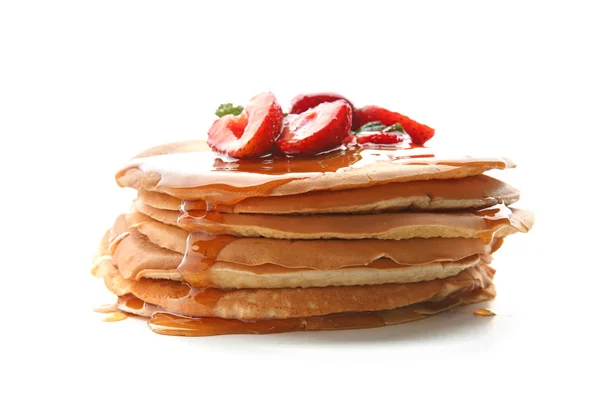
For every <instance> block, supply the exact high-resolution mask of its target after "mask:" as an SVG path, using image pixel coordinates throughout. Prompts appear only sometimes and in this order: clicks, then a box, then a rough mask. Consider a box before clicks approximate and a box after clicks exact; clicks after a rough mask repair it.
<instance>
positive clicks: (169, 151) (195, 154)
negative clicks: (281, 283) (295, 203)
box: [116, 141, 515, 204]
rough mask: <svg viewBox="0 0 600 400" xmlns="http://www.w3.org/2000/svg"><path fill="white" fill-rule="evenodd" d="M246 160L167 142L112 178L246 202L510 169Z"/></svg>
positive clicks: (480, 164) (417, 159) (338, 156)
mask: <svg viewBox="0 0 600 400" xmlns="http://www.w3.org/2000/svg"><path fill="white" fill-rule="evenodd" d="M246 161H247V160H236V159H231V158H229V157H227V156H224V155H221V154H218V153H214V152H212V151H210V150H209V148H208V146H207V145H206V142H204V141H188V142H179V143H171V144H167V145H161V146H157V147H155V148H152V149H149V150H147V151H145V152H143V153H140V154H138V155H137V156H136V157H135V158H134V159H133V160H131V161H130V162H129V163H127V164H126V165H125V166H124V167H123V168H122V169H121V170H120V171H119V172H118V173H117V174H116V180H117V183H118V184H119V185H120V186H122V187H132V188H134V189H137V190H146V191H156V192H161V193H166V194H169V195H171V196H174V197H178V198H182V199H188V200H195V199H202V200H204V201H209V202H210V203H211V204H217V203H221V204H235V203H237V202H239V201H241V200H244V199H247V198H250V197H265V196H285V195H293V194H301V193H308V192H313V191H321V190H343V189H355V188H361V187H370V186H376V185H382V184H386V183H394V182H410V181H421V180H430V179H456V178H464V177H468V176H474V175H479V174H482V173H483V172H485V171H488V170H491V169H504V168H511V167H514V166H515V165H514V163H513V162H512V161H510V160H508V159H505V158H498V157H480V158H474V157H465V156H456V155H442V154H437V153H435V152H434V150H432V149H428V148H411V149H396V150H386V149H368V148H362V149H359V148H357V149H349V150H336V151H332V152H329V153H325V154H321V155H317V156H314V157H310V158H296V159H295V160H294V161H293V162H291V161H290V159H288V158H286V157H283V158H275V159H270V160H268V162H266V161H265V163H260V162H259V163H256V162H246ZM251 161H252V160H251Z"/></svg>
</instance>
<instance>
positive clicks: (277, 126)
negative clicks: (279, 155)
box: [208, 92, 283, 158]
mask: <svg viewBox="0 0 600 400" xmlns="http://www.w3.org/2000/svg"><path fill="white" fill-rule="evenodd" d="M282 125H283V111H282V110H281V106H280V105H279V103H278V102H277V99H276V98H275V95H274V94H273V93H270V92H269V93H261V94H259V95H257V96H254V97H253V98H252V99H251V100H250V102H249V103H248V104H247V105H246V107H245V108H244V111H242V113H241V114H240V115H237V116H236V115H233V114H228V115H224V116H223V117H221V118H219V119H218V120H216V121H215V122H214V123H213V124H212V126H211V127H210V130H209V131H208V145H209V146H210V147H211V148H212V149H213V150H215V151H218V152H220V153H225V154H228V155H230V156H232V157H236V158H245V157H260V156H263V155H265V154H269V153H270V152H271V150H272V149H273V143H274V142H275V139H276V138H277V136H278V135H279V134H280V133H281V127H282Z"/></svg>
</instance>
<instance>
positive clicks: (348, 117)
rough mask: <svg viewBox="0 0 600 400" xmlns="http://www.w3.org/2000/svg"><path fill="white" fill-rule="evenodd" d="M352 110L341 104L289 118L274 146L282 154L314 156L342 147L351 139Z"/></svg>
mask: <svg viewBox="0 0 600 400" xmlns="http://www.w3.org/2000/svg"><path fill="white" fill-rule="evenodd" d="M351 125H352V108H350V105H349V104H348V103H347V102H346V101H344V100H337V101H334V102H333V103H321V104H319V105H318V106H316V107H314V108H310V109H309V110H307V111H305V112H303V113H302V114H298V115H295V114H294V115H292V114H290V115H288V116H287V117H286V121H285V124H284V127H283V132H282V133H281V136H280V137H279V139H277V142H275V145H276V146H277V148H278V149H279V150H280V151H281V152H283V153H285V154H290V155H291V154H317V153H321V152H323V151H326V150H331V149H333V148H335V147H338V146H341V145H342V144H343V143H344V141H345V140H346V138H347V137H348V136H349V135H350V126H351Z"/></svg>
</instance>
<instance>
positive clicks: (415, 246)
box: [113, 217, 502, 278]
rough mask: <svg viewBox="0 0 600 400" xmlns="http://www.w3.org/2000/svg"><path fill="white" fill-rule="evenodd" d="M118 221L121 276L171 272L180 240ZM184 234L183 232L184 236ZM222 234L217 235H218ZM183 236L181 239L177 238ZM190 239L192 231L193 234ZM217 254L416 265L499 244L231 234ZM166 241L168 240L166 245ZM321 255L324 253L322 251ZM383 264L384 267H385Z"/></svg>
mask: <svg viewBox="0 0 600 400" xmlns="http://www.w3.org/2000/svg"><path fill="white" fill-rule="evenodd" d="M124 219H125V218H124V217H120V218H118V219H117V221H116V223H115V225H114V226H113V235H114V236H116V237H121V235H122V233H123V232H127V235H126V236H125V237H123V238H122V239H121V240H120V241H119V243H118V244H117V246H115V247H114V254H113V257H114V260H115V262H116V264H117V265H119V269H120V270H121V273H122V274H123V276H125V277H126V278H135V277H137V276H138V274H139V273H140V272H142V271H144V270H163V271H164V270H174V269H176V268H177V266H178V265H179V264H180V263H181V261H182V258H183V255H182V254H183V252H185V241H183V242H181V241H177V242H175V243H172V245H174V246H173V247H178V250H180V252H178V251H172V250H168V249H166V248H163V247H161V246H158V245H156V244H155V240H156V239H150V238H149V237H147V236H145V235H144V234H142V233H140V231H138V230H137V229H136V228H129V227H128V226H127V224H126V223H123V221H124ZM186 236H187V234H186ZM219 238H222V236H219ZM179 239H181V240H183V238H179ZM192 239H193V235H192ZM231 239H232V240H231V241H230V242H229V243H226V244H225V245H224V247H223V248H222V249H221V250H220V251H219V252H218V254H216V256H215V260H216V262H215V263H214V264H213V267H214V266H215V265H219V263H220V262H228V263H234V264H242V265H247V266H258V265H264V264H275V265H278V266H283V267H286V268H307V269H315V270H332V269H339V268H343V267H348V266H366V265H370V264H371V263H373V262H374V261H376V260H379V259H389V260H391V261H392V262H394V263H396V264H402V265H415V264H427V263H432V262H436V261H457V260H461V259H464V258H466V257H469V256H472V255H474V254H478V255H485V254H491V253H492V252H493V251H495V250H496V249H497V248H499V247H500V245H501V244H502V242H501V239H494V240H493V242H492V243H491V244H489V245H486V244H484V243H483V242H482V241H481V240H480V239H465V238H449V239H444V238H431V239H409V240H399V241H395V240H371V239H365V240H278V239H265V238H231ZM169 245H171V244H169ZM198 246H200V248H199V249H198V250H197V251H196V252H194V251H193V252H191V253H190V256H191V257H194V255H195V253H199V254H201V253H203V252H204V251H205V250H203V248H202V247H201V246H205V242H203V241H199V242H198ZM323 254H326V255H327V257H323V256H322V255H323ZM385 267H388V266H385Z"/></svg>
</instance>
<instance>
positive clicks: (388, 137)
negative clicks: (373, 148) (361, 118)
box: [356, 132, 403, 144]
mask: <svg viewBox="0 0 600 400" xmlns="http://www.w3.org/2000/svg"><path fill="white" fill-rule="evenodd" d="M402 140H403V138H402V136H400V135H398V134H397V133H395V132H371V133H369V134H366V135H357V136H356V141H357V142H358V143H359V144H365V143H375V144H396V143H400V142H401V141H402Z"/></svg>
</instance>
